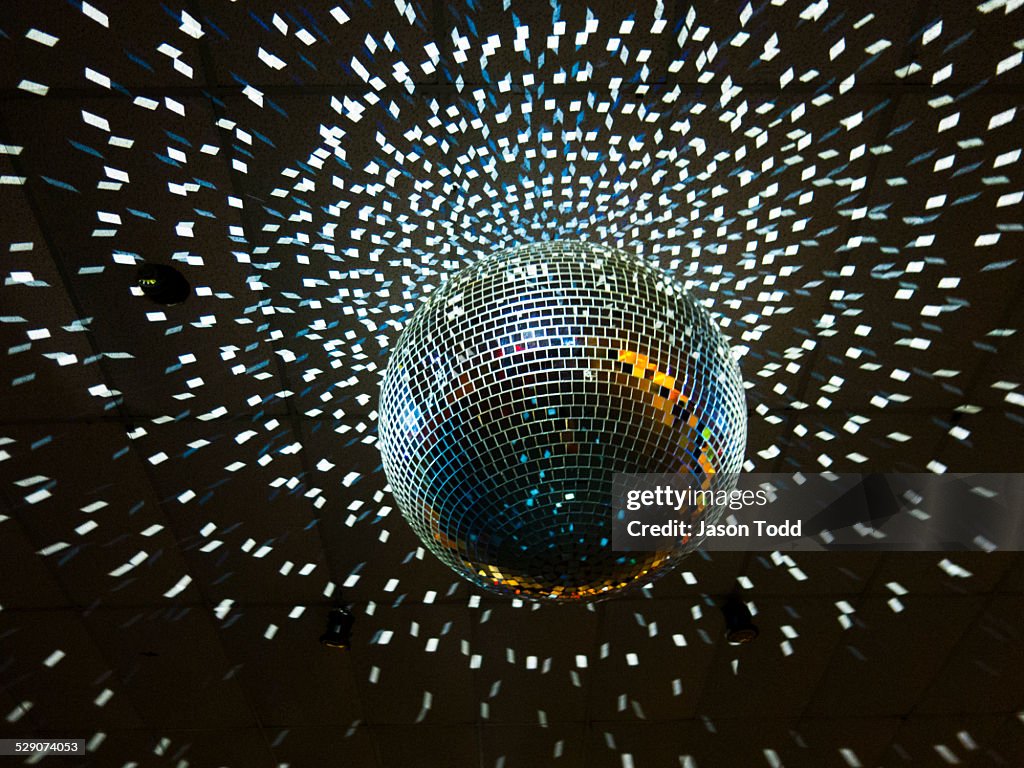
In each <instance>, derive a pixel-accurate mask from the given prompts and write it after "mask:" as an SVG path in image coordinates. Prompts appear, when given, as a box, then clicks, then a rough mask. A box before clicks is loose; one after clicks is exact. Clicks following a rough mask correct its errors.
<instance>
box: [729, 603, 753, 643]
mask: <svg viewBox="0 0 1024 768" xmlns="http://www.w3.org/2000/svg"><path fill="white" fill-rule="evenodd" d="M722 615H723V616H725V639H726V640H727V641H728V642H729V644H730V645H744V644H746V643H750V642H753V641H754V640H756V639H757V636H758V635H759V634H760V631H759V630H758V628H757V625H756V624H754V618H753V616H751V614H750V609H749V608H748V607H747V604H746V603H745V602H744V601H743V599H742V598H741V597H739V595H729V597H727V598H726V599H725V602H724V603H722Z"/></svg>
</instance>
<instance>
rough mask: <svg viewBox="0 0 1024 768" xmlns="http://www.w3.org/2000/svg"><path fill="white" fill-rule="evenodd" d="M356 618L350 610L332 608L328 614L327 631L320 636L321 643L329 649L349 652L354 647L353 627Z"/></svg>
mask: <svg viewBox="0 0 1024 768" xmlns="http://www.w3.org/2000/svg"><path fill="white" fill-rule="evenodd" d="M355 623H356V619H355V617H354V616H353V615H352V612H351V611H349V610H348V608H332V609H331V612H330V613H329V614H327V631H326V632H324V633H323V634H322V635H320V642H321V643H322V644H323V645H326V646H327V647H328V648H341V649H344V650H348V648H349V647H350V646H351V645H352V625H353V624H355Z"/></svg>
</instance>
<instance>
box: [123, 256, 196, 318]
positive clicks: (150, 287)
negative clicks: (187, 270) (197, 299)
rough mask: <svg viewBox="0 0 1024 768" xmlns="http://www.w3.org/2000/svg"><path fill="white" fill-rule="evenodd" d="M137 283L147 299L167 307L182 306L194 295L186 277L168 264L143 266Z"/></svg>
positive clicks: (147, 264)
mask: <svg viewBox="0 0 1024 768" xmlns="http://www.w3.org/2000/svg"><path fill="white" fill-rule="evenodd" d="M136 283H137V284H138V286H139V288H141V289H142V293H143V294H144V295H145V296H146V297H147V298H149V299H150V300H152V301H155V302H156V303H157V304H162V305H163V306H165V307H173V306H174V305H175V304H181V303H182V302H183V301H185V299H187V298H188V297H189V296H191V295H192V286H191V285H190V284H189V282H188V280H187V279H185V276H184V275H183V274H181V272H179V271H178V270H177V269H175V268H174V267H172V266H170V265H168V264H150V263H144V264H141V265H140V266H139V271H138V275H137V277H136Z"/></svg>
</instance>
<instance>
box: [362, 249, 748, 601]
mask: <svg viewBox="0 0 1024 768" xmlns="http://www.w3.org/2000/svg"><path fill="white" fill-rule="evenodd" d="M379 410H380V446H381V452H382V455H383V463H384V470H385V472H386V474H387V477H388V481H389V482H390V485H391V489H392V491H393V492H394V495H395V498H396V499H397V501H398V505H399V507H400V508H401V510H402V513H403V515H404V516H405V518H406V520H407V521H408V522H409V524H410V525H411V526H412V527H413V529H414V530H415V531H416V533H417V535H418V536H419V537H420V539H421V540H422V541H423V543H424V544H425V545H426V546H427V548H428V549H429V550H430V551H431V552H433V553H434V554H435V555H436V556H437V557H438V558H440V559H441V560H442V561H443V562H444V563H446V564H447V565H449V566H450V567H451V568H453V569H454V570H455V571H457V572H458V573H459V574H460V575H462V576H463V577H465V578H466V579H468V580H469V581H471V582H473V583H475V584H477V585H479V586H481V587H483V588H485V589H488V590H490V591H492V592H497V593H500V594H504V595H510V596H520V597H525V598H530V599H550V600H579V599H590V598H598V597H604V596H608V595H610V594H612V593H614V592H616V591H618V590H621V589H623V588H625V587H628V586H630V585H633V584H642V583H646V582H648V581H650V580H652V579H653V578H654V577H655V576H657V575H658V574H659V573H661V572H664V571H665V570H667V569H668V568H670V567H671V566H672V565H673V564H674V563H675V562H676V561H678V560H679V559H680V558H681V557H682V556H683V555H685V554H686V552H687V551H688V549H690V548H692V546H693V543H692V542H689V543H686V544H684V543H683V542H679V544H678V546H677V547H676V548H674V549H672V550H671V551H665V552H614V551H612V549H611V521H612V510H611V494H612V479H613V476H614V475H615V473H619V472H622V473H642V472H665V473H676V472H679V473H688V474H689V475H691V476H692V477H693V480H692V481H691V482H695V483H699V484H700V485H701V487H705V488H711V489H715V490H717V489H720V488H726V489H728V488H731V487H733V486H734V485H735V474H736V473H737V472H739V470H740V465H741V463H742V460H743V449H744V444H745V442H746V428H747V417H746V408H745V404H744V399H743V386H742V381H741V379H740V373H739V368H738V366H737V365H736V363H735V361H734V360H733V358H732V356H731V355H730V352H729V348H728V346H727V344H726V342H725V340H724V339H723V337H722V335H721V333H720V332H719V330H718V328H717V326H716V325H715V323H714V321H713V320H712V318H711V317H710V316H709V314H708V312H707V311H706V310H705V309H704V308H703V307H702V306H700V305H699V304H698V303H697V301H696V300H695V299H694V298H693V297H692V296H690V295H689V294H688V293H686V292H685V291H684V289H683V287H682V286H681V285H680V284H678V283H676V282H674V281H672V280H670V279H668V278H666V277H665V276H664V275H663V274H661V273H660V272H658V271H656V270H654V269H652V268H650V267H648V266H647V265H645V264H644V263H643V262H641V261H640V260H639V259H637V258H636V257H634V256H631V255H629V254H626V253H624V252H621V251H617V250H614V249H611V248H606V247H601V246H596V245H591V244H587V243H581V242H565V241H555V242H547V243H539V244H534V245H528V246H524V247H520V248H516V249H512V250H507V251H502V252H499V253H495V254H492V255H490V256H487V257H484V258H482V259H480V260H479V261H477V262H476V263H474V264H472V265H471V266H469V267H467V268H465V269H463V270H462V271H461V272H458V273H457V274H455V275H454V276H453V277H451V279H449V280H448V282H446V283H445V284H444V285H443V286H442V287H441V288H439V289H438V290H436V291H434V292H433V293H432V294H431V295H430V298H429V299H428V300H427V301H426V302H425V303H424V304H422V305H421V306H420V307H419V308H418V309H417V311H416V312H415V313H414V314H413V316H412V319H411V320H410V321H409V323H408V325H407V326H406V327H405V329H404V330H403V332H402V334H401V336H400V338H399V340H398V342H397V344H396V346H395V348H394V350H393V351H392V353H391V357H390V359H389V361H388V367H387V371H386V373H385V375H384V380H383V384H382V390H381V400H380V409H379ZM721 513H722V510H721V508H713V507H712V508H708V509H705V510H703V511H702V512H701V515H702V516H705V517H707V518H710V519H715V518H717V517H719V516H720V515H721Z"/></svg>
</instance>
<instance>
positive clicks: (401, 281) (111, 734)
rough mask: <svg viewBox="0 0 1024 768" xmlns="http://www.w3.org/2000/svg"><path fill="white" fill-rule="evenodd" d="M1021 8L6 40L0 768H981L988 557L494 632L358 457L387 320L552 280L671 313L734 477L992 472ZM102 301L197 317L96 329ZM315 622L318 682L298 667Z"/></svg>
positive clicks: (905, 558)
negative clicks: (510, 253) (727, 376)
mask: <svg viewBox="0 0 1024 768" xmlns="http://www.w3.org/2000/svg"><path fill="white" fill-rule="evenodd" d="M1020 5H1021V4H1020V3H1019V2H1017V0H987V1H986V2H982V3H980V4H977V5H975V4H973V3H971V2H955V1H953V0H944V1H943V2H935V1H933V0H916V1H914V2H905V3H903V2H900V3H892V2H890V3H882V2H873V3H866V2H858V3H849V4H843V3H832V4H830V3H829V2H828V0H820V2H811V3H808V2H807V0H789V1H788V2H787V1H786V0H771V2H764V0H762V1H761V2H754V3H751V4H746V3H745V2H742V0H741V2H738V3H709V2H696V3H695V4H694V5H693V7H690V6H689V5H687V4H685V3H684V4H677V3H668V4H666V3H661V2H659V3H651V2H646V1H641V2H633V3H628V4H627V3H596V4H593V5H592V6H591V7H590V8H589V9H588V7H587V6H585V5H583V4H565V5H562V6H558V5H557V4H555V5H554V6H553V5H551V4H547V3H542V2H515V1H513V2H509V0H505V2H504V3H497V2H482V0H478V2H475V3H467V4H465V5H461V4H460V5H446V4H444V3H443V2H437V3H433V4H424V3H421V2H411V3H409V2H406V0H394V2H383V3H380V4H379V5H374V4H372V3H370V2H361V1H360V2H357V1H356V0H339V5H338V6H336V7H334V9H333V10H332V9H331V8H330V4H324V5H318V4H315V3H310V4H308V5H302V4H297V3H292V2H287V0H281V2H278V3H274V2H269V1H267V0H259V1H258V2H243V1H241V0H240V1H239V2H217V1H215V0H188V2H186V3H184V5H183V4H181V3H177V4H175V3H171V4H170V5H168V4H161V3H156V2H133V3H115V2H111V1H110V0H103V2H97V3H96V4H95V5H91V4H89V3H84V2H83V3H79V2H78V1H77V0H73V1H71V2H60V1H59V0H34V1H33V2H26V1H24V0H18V1H16V2H7V3H5V4H4V5H3V6H2V8H0V99H2V101H0V113H2V114H0V153H2V155H3V156H2V157H0V163H2V164H3V168H2V170H0V182H2V183H0V196H2V204H3V219H2V224H0V227H2V232H3V238H2V239H3V243H4V245H3V246H2V247H3V248H4V249H5V251H4V253H3V256H2V258H3V260H4V264H3V269H2V270H0V274H2V276H3V279H4V281H5V284H4V287H3V288H2V289H0V290H2V292H0V297H2V298H0V321H2V323H0V334H2V341H3V346H4V348H5V349H6V356H4V357H3V358H2V359H3V360H4V364H3V376H2V377H0V386H2V387H3V388H4V389H3V396H2V398H0V503H2V505H3V508H4V509H3V512H2V515H0V607H2V611H0V684H2V687H0V716H2V719H0V737H22V736H27V735H33V736H39V737H42V736H54V737H61V738H70V737H76V738H85V739H87V740H88V742H89V749H90V752H89V757H88V758H87V759H86V760H84V761H81V762H80V763H79V764H81V765H89V766H118V767H121V766H125V767H127V766H176V767H177V768H184V767H185V766H191V767H192V768H205V767H207V766H245V767H246V768H248V767H257V766H258V767H260V768H264V767H265V768H270V767H271V766H279V767H280V766H291V767H292V768H304V767H305V766H360V767H362V766H368V767H369V766H372V767H374V768H391V767H392V766H402V767H405V766H451V767H453V768H455V767H457V768H464V767H466V766H480V768H519V767H520V766H527V767H530V768H532V767H534V766H542V765H553V766H566V768H581V767H582V766H587V767H588V768H589V767H590V766H609V767H610V768H611V767H614V768H648V767H651V766H653V767H657V768H662V767H664V766H683V767H686V766H699V767H700V768H707V767H708V766H712V767H715V766H764V765H767V766H783V765H784V766H787V767H788V768H792V767H793V766H798V767H799V766H807V767H809V768H811V767H813V768H820V767H821V766H833V765H835V766H844V767H845V768H856V766H864V768H867V767H868V766H876V765H877V766H887V767H891V766H942V765H969V766H978V765H984V766H989V765H994V766H1020V765H1024V664H1022V661H1021V659H1022V658H1024V636H1022V626H1024V621H1022V620H1024V559H1022V557H1021V556H1020V555H1019V554H1016V553H1010V552H996V553H992V554H984V553H977V552H956V553H936V552H931V553H888V554H883V553H846V554H841V553H813V554H812V553H800V554H792V555H789V556H788V557H790V558H791V559H790V560H786V559H785V558H783V557H780V556H773V555H771V553H715V554H714V555H713V556H712V555H704V556H694V557H691V558H690V559H689V560H688V561H686V562H685V563H684V564H683V567H682V568H681V569H680V570H679V571H678V572H676V573H674V574H671V575H669V576H667V577H665V578H663V579H662V580H661V581H659V582H657V583H656V584H655V585H654V586H653V587H651V588H648V589H645V590H643V591H641V592H637V593H635V594H632V595H629V596H626V597H623V598H621V599H618V600H614V601H609V602H606V603H601V604H598V605H595V606H592V607H590V608H587V607H581V606H571V607H565V608H563V607H560V606H544V607H537V606H532V605H522V604H516V603H510V602H506V601H501V600H498V599H496V598H491V597H488V596H486V595H482V594H478V593H476V592H475V591H474V590H473V589H472V588H470V587H469V586H468V585H467V584H465V583H463V582H461V581H459V580H458V579H457V578H456V577H455V576H454V574H452V573H450V572H449V571H447V570H446V569H445V568H444V567H443V566H441V565H440V564H439V563H437V562H436V561H435V560H434V559H433V558H432V557H431V556H429V555H425V553H424V551H423V550H422V549H421V548H420V547H419V542H418V540H417V539H416V538H415V537H414V535H413V534H412V533H411V531H410V530H409V529H408V528H407V526H406V525H405V524H404V523H403V521H402V520H401V517H400V514H399V513H398V511H397V510H396V509H395V505H394V502H393V500H392V498H391V497H390V495H389V493H388V492H387V491H386V489H385V479H384V477H383V474H382V472H381V469H380V459H379V456H378V453H377V449H376V446H375V444H374V443H375V432H376V428H375V421H376V412H375V407H376V406H375V401H376V393H377V388H378V384H379V378H380V374H381V372H382V370H383V368H384V366H385V365H386V361H387V350H388V347H389V345H390V344H392V343H393V342H394V340H395V338H396V334H397V332H398V329H399V328H400V327H401V325H402V323H403V322H404V321H405V320H406V319H407V318H408V317H409V314H410V312H411V311H412V310H413V308H414V307H415V306H416V304H417V302H418V301H419V300H420V299H422V298H423V297H424V295H425V294H426V292H427V291H428V290H430V289H431V288H433V287H436V286H437V285H438V284H439V283H440V282H441V281H442V280H443V279H444V277H445V275H447V274H449V273H451V272H452V271H453V270H454V269H456V268H457V267H458V266H460V265H462V264H465V263H468V262H469V261H470V260H472V259H473V258H474V257H475V256H476V255H478V254H481V253H487V252H490V251H492V250H494V249H497V248H499V247H503V246H510V245H514V244H519V243H523V242H529V241H534V240H540V239H550V238H559V237H563V238H585V239H589V240H594V241H598V242H602V243H606V244H609V245H615V246H618V247H621V248H625V249H627V250H631V251H636V252H637V253H639V254H641V255H642V256H643V257H644V258H647V259H650V260H651V261H653V262H658V263H660V264H661V265H662V266H663V267H664V268H665V269H668V270H670V271H674V272H675V274H676V275H677V276H678V277H679V278H680V279H681V280H685V281H687V282H688V284H689V285H690V286H691V287H692V289H693V291H694V292H695V293H696V294H698V295H699V296H700V297H701V299H702V300H704V301H706V303H707V304H708V306H709V307H710V308H711V309H712V310H713V312H714V313H715V316H716V317H717V318H718V319H719V321H720V323H721V325H722V326H723V330H724V331H725V332H726V333H727V334H728V335H729V337H730V339H731V342H732V344H733V345H734V347H735V348H736V350H737V353H738V354H740V355H741V357H740V364H741V367H742V370H743V374H744V378H745V380H746V382H747V387H748V391H747V398H748V406H749V408H750V435H749V440H748V449H747V455H748V462H747V469H749V470H756V471H761V472H770V471H776V472H787V471H804V472H816V471H822V470H825V469H831V470H834V471H853V472H860V471H872V472H887V471H903V472H915V471H916V472H943V471H957V472H1016V471H1022V470H1024V459H1021V456H1020V446H1021V445H1022V438H1024V430H1022V425H1024V418H1022V417H1024V410H1022V407H1024V393H1022V392H1021V391H1020V388H1021V382H1022V369H1024V347H1022V345H1021V336H1020V333H1019V329H1020V328H1021V327H1022V319H1024V308H1022V305H1021V302H1020V297H1021V295H1022V293H1024V291H1022V289H1024V263H1022V260H1021V252H1022V247H1024V236H1022V231H1024V224H1022V216H1021V211H1022V206H1021V202H1022V194H1024V192H1022V190H1024V173H1022V170H1021V168H1022V163H1021V158H1020V156H1021V149H1020V147H1021V135H1022V131H1021V120H1022V119H1024V104H1022V96H1021V94H1022V86H1024V84H1022V80H1024V66H1021V61H1022V56H1024V27H1022V24H1021V19H1022V18H1024V11H1021V10H1019V6H1020ZM142 259H146V260H150V261H155V262H162V263H167V264H174V265H175V266H177V268H178V269H180V270H181V272H182V273H184V275H185V276H186V277H187V279H188V280H189V281H190V282H191V284H192V286H193V295H192V297H191V298H190V299H189V300H188V301H187V302H185V303H184V304H181V305H179V306H173V307H161V306H159V305H157V304H154V303H152V302H150V301H149V300H148V299H146V298H145V297H143V296H141V295H139V291H138V289H134V291H133V287H134V284H135V275H136V263H137V262H138V261H140V260H142ZM0 354H2V353H0ZM737 587H738V588H740V589H741V590H742V591H743V592H744V594H745V595H746V597H747V599H748V600H749V601H750V602H751V604H752V605H753V606H754V607H755V609H756V613H757V616H756V620H757V621H758V623H759V624H760V626H761V637H760V639H759V640H757V642H755V643H753V644H752V645H750V646H748V647H743V648H739V649H737V648H733V647H730V646H728V645H726V644H724V643H723V642H722V640H721V632H722V620H721V616H720V614H719V613H718V611H717V608H716V607H715V601H716V600H717V599H718V598H719V596H721V595H723V594H725V593H728V592H729V591H731V590H732V589H734V588H737ZM340 598H343V599H344V600H346V601H348V602H351V603H354V605H355V610H356V612H357V614H358V620H357V624H356V631H355V638H354V646H353V648H352V650H351V651H349V652H347V653H345V652H331V651H329V650H327V649H323V648H321V647H320V646H319V645H318V644H317V637H318V636H319V634H320V633H321V631H322V629H323V623H324V617H325V613H326V611H327V609H328V607H329V606H330V605H332V604H334V602H336V601H337V600H338V599H340ZM9 759H10V760H12V761H16V759H15V758H9ZM75 763H76V760H75V758H45V759H43V760H42V761H41V764H43V765H50V764H53V765H65V766H66V765H71V764H75Z"/></svg>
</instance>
